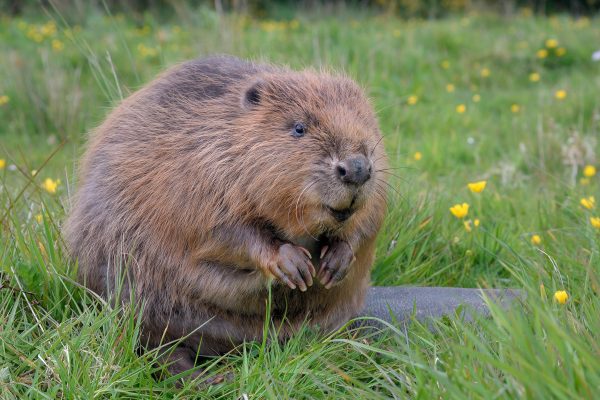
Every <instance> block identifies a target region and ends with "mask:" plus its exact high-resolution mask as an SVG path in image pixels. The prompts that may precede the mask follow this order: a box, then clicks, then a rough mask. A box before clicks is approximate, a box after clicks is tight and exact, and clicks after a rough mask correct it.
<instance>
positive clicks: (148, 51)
mask: <svg viewBox="0 0 600 400" xmlns="http://www.w3.org/2000/svg"><path fill="white" fill-rule="evenodd" d="M137 49H138V52H139V53H140V55H141V56H142V57H156V56H157V55H158V50H156V49H155V48H153V47H147V46H145V45H144V44H143V43H140V44H138V47H137Z"/></svg>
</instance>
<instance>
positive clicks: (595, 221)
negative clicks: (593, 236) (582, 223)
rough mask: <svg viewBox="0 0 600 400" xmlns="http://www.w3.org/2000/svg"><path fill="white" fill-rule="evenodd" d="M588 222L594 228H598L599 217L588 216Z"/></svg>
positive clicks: (599, 223)
mask: <svg viewBox="0 0 600 400" xmlns="http://www.w3.org/2000/svg"><path fill="white" fill-rule="evenodd" d="M590 224H592V226H593V227H594V228H596V229H600V217H590Z"/></svg>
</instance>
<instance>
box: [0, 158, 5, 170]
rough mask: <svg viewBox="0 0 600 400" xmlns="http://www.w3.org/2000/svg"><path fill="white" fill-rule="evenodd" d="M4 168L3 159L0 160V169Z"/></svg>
mask: <svg viewBox="0 0 600 400" xmlns="http://www.w3.org/2000/svg"><path fill="white" fill-rule="evenodd" d="M4 167H6V160H5V159H4V158H0V169H4Z"/></svg>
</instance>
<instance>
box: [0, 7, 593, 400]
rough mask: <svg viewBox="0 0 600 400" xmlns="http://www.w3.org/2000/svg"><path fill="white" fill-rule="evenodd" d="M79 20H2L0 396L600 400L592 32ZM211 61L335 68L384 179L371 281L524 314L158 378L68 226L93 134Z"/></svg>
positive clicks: (294, 350) (392, 21) (315, 15)
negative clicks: (93, 285) (76, 256)
mask: <svg viewBox="0 0 600 400" xmlns="http://www.w3.org/2000/svg"><path fill="white" fill-rule="evenodd" d="M88 11H89V12H86V13H85V14H84V15H83V16H79V17H78V18H75V17H73V16H69V17H67V16H64V15H62V14H60V13H56V12H55V11H54V10H52V9H50V10H46V11H43V10H40V11H39V12H34V13H28V14H25V15H24V16H20V17H9V16H2V17H1V18H0V59H2V62H1V63H0V218H1V220H0V221H1V222H0V223H1V225H0V239H1V240H0V279H1V283H0V284H1V286H0V398H2V399H21V398H33V399H55V398H64V399H75V398H85V399H92V398H93V399H96V398H102V399H105V398H156V399H158V398H161V399H162V398H169V399H184V398H185V399H188V398H203V399H204V398H215V399H216V398H226V399H231V398H241V399H259V398H260V399H262V398H270V399H282V398H294V399H303V398H368V399H377V398H423V399H429V398H457V399H464V398H476V399H492V398H494V399H495V398H543V399H551V398H560V399H574V398H586V399H590V398H593V397H594V396H595V395H593V393H600V346H599V343H600V341H599V333H600V299H599V294H600V241H599V239H600V204H596V201H595V199H598V202H600V174H599V173H596V169H597V168H600V157H599V154H600V153H599V151H600V142H599V137H600V136H599V130H600V62H594V61H593V60H592V53H593V52H594V51H596V50H598V46H599V43H600V23H599V22H600V21H598V19H597V18H588V17H582V18H577V19H576V18H573V17H571V16H567V15H557V16H550V17H542V16H535V15H531V13H530V12H527V10H522V11H520V12H518V13H515V14H514V15H512V16H510V17H507V16H498V15H494V14H486V13H469V14H464V15H454V16H449V17H447V18H444V19H441V20H419V19H400V18H397V17H395V16H392V15H387V14H371V13H368V12H366V11H352V10H341V11H339V12H336V13H328V12H316V11H315V12H311V11H305V12H303V13H299V14H296V15H294V16H293V17H292V16H290V18H288V19H284V20H266V19H255V18H250V17H248V16H244V15H218V14H216V13H215V12H214V11H212V10H209V9H204V8H199V9H189V10H184V12H183V13H181V14H179V15H178V17H177V18H176V17H174V16H171V17H169V16H161V15H160V14H158V13H151V12H149V13H146V14H143V15H137V16H135V17H133V16H127V15H123V14H119V13H115V14H112V13H110V12H108V11H107V10H88ZM212 53H228V54H233V55H237V56H240V57H245V58H251V59H255V60H266V61H270V62H274V63H283V64H288V65H290V66H292V67H294V68H302V67H306V66H317V67H320V66H324V67H328V68H333V69H335V70H342V71H345V72H346V73H347V74H349V75H350V76H352V77H353V78H354V79H356V80H357V81H358V82H359V83H360V84H361V85H363V86H364V87H365V88H366V90H367V91H368V93H369V96H370V97H371V99H372V101H373V104H374V106H375V108H376V109H377V112H378V117H379V121H380V124H381V129H382V131H383V132H384V135H385V137H384V143H385V146H386V149H387V152H388V155H389V158H390V162H391V164H392V166H393V167H394V168H395V169H394V170H393V173H390V176H389V181H390V185H391V186H392V189H390V193H389V210H388V214H387V217H386V222H385V226H384V228H383V230H382V232H381V234H380V236H379V238H378V251H377V259H376V262H375V266H374V270H373V273H372V281H373V284H375V285H422V286H436V285H437V286H462V287H510V288H520V289H523V290H524V291H525V292H526V293H527V298H526V300H525V301H523V302H522V303H521V304H518V305H517V306H516V307H514V308H512V309H510V310H502V309H498V308H497V307H494V306H492V310H491V316H490V317H489V318H477V319H476V320H475V321H464V320H463V319H462V318H460V316H459V315H454V316H449V317H447V318H443V319H441V320H439V321H436V322H435V323H434V324H433V329H428V327H427V326H425V325H422V324H420V323H418V322H413V323H412V324H411V325H409V326H408V327H406V326H402V325H398V326H390V327H389V328H388V329H386V330H385V331H384V332H382V333H381V334H380V335H377V336H373V335H372V334H369V333H364V332H363V333H360V332H356V331H351V332H348V331H342V332H337V333H335V334H331V335H326V336H323V335H318V334H316V333H315V332H312V331H310V330H309V329H304V330H302V331H301V332H300V333H299V334H298V335H297V336H296V337H295V338H294V339H293V340H291V341H290V342H288V343H286V344H285V345H282V344H277V343H270V344H267V343H268V342H267V340H266V338H265V340H264V341H263V342H262V343H248V344H246V345H245V346H243V347H242V348H240V349H239V350H238V351H236V352H234V353H232V354H228V355H225V356H224V357H222V358H218V359H210V360H207V361H206V362H205V363H204V364H203V367H204V368H206V370H207V375H209V376H211V375H216V374H223V373H231V374H232V375H233V379H232V380H230V381H225V382H223V383H221V384H219V385H213V386H200V387H198V386H196V385H194V384H193V383H190V384H186V385H185V386H184V387H183V388H182V389H177V388H175V387H174V384H173V383H174V378H171V379H167V380H165V381H156V380H155V379H154V378H153V374H154V373H155V372H156V371H157V369H158V368H159V367H157V366H156V365H155V363H154V362H153V360H154V359H155V357H156V353H155V352H149V353H145V354H139V352H138V351H137V350H138V345H137V339H138V335H139V324H138V319H137V315H136V314H135V313H134V312H132V311H131V310H129V309H114V308H111V307H110V306H108V305H106V304H104V303H102V302H101V301H100V300H98V299H96V298H95V297H94V296H93V295H91V294H90V293H87V292H86V291H85V290H84V289H82V288H81V287H79V286H78V285H77V283H76V282H75V281H74V277H75V269H76V265H74V264H73V263H71V262H69V261H68V258H67V256H66V254H65V251H64V243H63V242H62V240H61V236H60V226H61V222H62V220H63V218H64V215H65V213H66V212H68V210H69V208H70V203H69V198H70V195H71V194H72V192H73V189H74V187H75V185H76V167H77V160H78V158H79V156H80V155H81V153H82V151H83V149H84V144H85V140H86V137H87V133H88V132H89V131H90V129H92V128H93V127H94V126H97V125H98V124H99V123H100V122H101V121H102V119H103V117H104V116H105V115H106V114H107V113H108V112H109V110H110V109H111V107H113V106H114V105H115V104H118V102H119V101H120V100H121V99H122V98H124V97H126V96H127V95H128V94H130V93H132V92H133V91H135V90H136V89H137V88H139V87H141V86H142V85H143V84H144V83H145V82H148V81H150V80H151V79H152V78H153V77H154V76H155V75H156V74H157V73H158V72H160V71H161V70H163V69H164V68H165V67H167V66H169V65H172V64H174V63H177V62H180V61H183V60H187V59H192V58H195V57H198V56H201V55H206V54H212ZM482 181H485V185H484V184H483V183H479V184H476V185H471V186H468V184H469V183H477V182H482ZM465 203H466V204H467V205H468V210H467V207H465V206H464V204H465ZM455 205H460V207H454V206H455ZM451 208H452V210H451ZM596 396H597V395H596Z"/></svg>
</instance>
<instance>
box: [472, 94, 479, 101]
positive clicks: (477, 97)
mask: <svg viewBox="0 0 600 400" xmlns="http://www.w3.org/2000/svg"><path fill="white" fill-rule="evenodd" d="M480 100H481V96H480V95H478V94H474V95H473V102H475V103H479V101H480Z"/></svg>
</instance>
